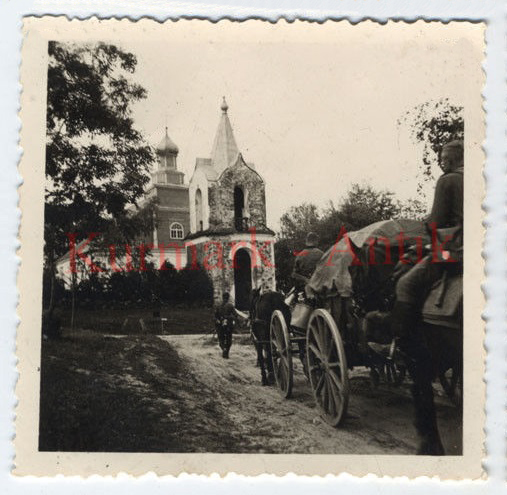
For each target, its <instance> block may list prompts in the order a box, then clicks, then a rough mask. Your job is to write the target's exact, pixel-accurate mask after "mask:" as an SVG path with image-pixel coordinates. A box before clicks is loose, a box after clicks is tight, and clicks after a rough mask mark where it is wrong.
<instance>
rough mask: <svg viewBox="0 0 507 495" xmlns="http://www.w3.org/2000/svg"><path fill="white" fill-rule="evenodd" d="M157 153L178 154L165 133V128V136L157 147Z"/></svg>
mask: <svg viewBox="0 0 507 495" xmlns="http://www.w3.org/2000/svg"><path fill="white" fill-rule="evenodd" d="M157 152H158V153H159V154H165V153H178V152H179V149H178V147H177V146H176V145H175V144H174V141H173V140H172V139H171V138H170V137H169V134H168V133H167V127H166V128H165V136H164V137H163V138H162V141H160V143H159V144H158V146H157Z"/></svg>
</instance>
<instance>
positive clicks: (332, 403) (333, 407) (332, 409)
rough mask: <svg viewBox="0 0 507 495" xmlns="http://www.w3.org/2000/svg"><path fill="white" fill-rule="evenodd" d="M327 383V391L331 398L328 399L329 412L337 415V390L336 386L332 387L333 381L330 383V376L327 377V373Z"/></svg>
mask: <svg viewBox="0 0 507 495" xmlns="http://www.w3.org/2000/svg"><path fill="white" fill-rule="evenodd" d="M326 383H327V393H328V396H329V400H328V406H329V413H330V414H331V415H332V416H335V415H336V411H337V408H336V402H335V391H334V387H332V386H331V383H329V378H327V375H326Z"/></svg>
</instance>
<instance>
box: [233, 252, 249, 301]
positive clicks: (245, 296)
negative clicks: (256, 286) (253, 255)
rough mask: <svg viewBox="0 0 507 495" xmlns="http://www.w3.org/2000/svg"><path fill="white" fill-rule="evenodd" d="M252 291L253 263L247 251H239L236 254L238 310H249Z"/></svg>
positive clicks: (235, 271) (235, 281)
mask: <svg viewBox="0 0 507 495" xmlns="http://www.w3.org/2000/svg"><path fill="white" fill-rule="evenodd" d="M251 291H252V262H251V260H250V254H249V253H248V251H247V250H246V249H238V250H237V251H236V253H235V254H234V299H235V303H236V308H238V309H240V310H247V309H249V306H250V292H251Z"/></svg>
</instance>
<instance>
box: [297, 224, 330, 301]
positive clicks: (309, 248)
mask: <svg viewBox="0 0 507 495" xmlns="http://www.w3.org/2000/svg"><path fill="white" fill-rule="evenodd" d="M305 244H306V248H305V249H303V250H302V251H299V252H298V253H296V261H295V263H294V269H293V270H292V278H293V279H294V281H295V289H296V292H301V291H304V289H305V285H306V284H307V283H308V281H309V280H310V277H311V276H312V274H313V272H314V271H315V268H316V267H317V263H318V262H319V260H320V258H322V255H323V254H324V253H323V252H322V251H321V250H320V249H319V248H318V247H317V245H318V244H319V236H318V235H317V234H316V233H315V232H309V233H308V235H307V236H306V243H305Z"/></svg>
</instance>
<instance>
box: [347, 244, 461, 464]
mask: <svg viewBox="0 0 507 495" xmlns="http://www.w3.org/2000/svg"><path fill="white" fill-rule="evenodd" d="M358 255H359V256H360V257H361V258H362V261H363V264H362V266H351V267H350V269H349V271H350V273H351V276H352V279H353V281H354V300H355V301H356V303H357V305H358V306H359V307H361V309H362V311H363V312H364V313H366V315H365V316H366V319H367V320H370V321H369V323H371V325H369V326H371V327H372V329H373V330H374V327H375V321H374V320H372V316H375V313H377V311H378V310H380V311H381V312H384V314H385V315H386V316H388V317H389V318H390V311H391V308H392V301H391V300H390V299H392V298H393V295H394V287H395V283H396V281H397V279H396V277H393V276H392V273H389V272H390V271H391V269H390V268H389V267H388V266H386V267H380V268H378V267H377V266H367V265H366V262H365V261H364V260H365V256H364V253H363V252H360V253H358ZM398 266H399V265H398ZM364 267H366V268H364ZM409 268H410V266H407V267H406V269H409ZM382 270H384V271H385V272H386V273H382ZM460 270H461V268H460V267H459V266H457V267H454V269H452V270H451V269H448V270H447V272H448V273H447V275H446V276H445V280H447V279H449V280H451V279H453V280H454V281H455V284H454V287H455V288H458V289H459V288H460V287H462V278H461V274H460V273H461V272H460ZM388 275H389V276H388ZM445 285H446V284H445V283H444V278H443V279H442V280H441V281H440V282H439V284H437V285H435V286H434V287H433V288H432V289H431V290H430V291H429V293H428V294H427V295H426V297H430V295H431V294H433V296H435V295H438V299H439V302H438V304H439V306H438V307H442V308H445V306H446V302H445V301H446V296H445V294H446V293H447V292H446V291H444V290H443V289H445ZM434 299H436V297H434ZM425 308H426V305H425V306H424V307H423V308H422V310H421V313H420V314H419V317H418V320H419V322H418V324H417V325H415V327H414V328H413V329H412V331H411V332H410V334H409V335H408V336H405V337H403V339H401V338H399V339H397V347H398V349H399V351H400V352H401V355H402V356H403V358H404V361H405V364H406V367H407V369H408V371H409V373H410V375H411V377H412V381H413V383H412V388H411V392H412V397H413V403H414V410H415V411H414V412H415V418H414V419H415V426H416V429H417V432H418V435H419V439H420V444H419V450H418V453H419V454H424V455H443V454H444V450H443V446H442V443H441V440H440V435H439V431H438V424H437V415H436V409H435V403H434V397H433V387H432V381H433V380H435V379H436V378H437V377H438V378H440V381H441V383H442V385H443V387H444V390H445V391H446V393H447V395H448V396H449V397H450V398H452V399H453V398H454V399H455V398H456V397H455V396H456V393H459V387H457V386H458V385H460V386H461V387H462V385H463V382H462V372H463V354H462V353H463V326H462V325H463V323H462V319H461V316H460V315H462V308H461V310H459V308H458V311H456V315H455V317H453V318H450V319H448V320H445V319H443V318H442V319H439V318H436V317H433V318H432V319H431V320H430V319H428V318H427V316H428V315H427V313H426V309H425ZM380 314H382V313H380ZM389 327H390V325H388V326H387V329H389ZM385 328H386V327H385V325H378V328H377V330H379V331H380V332H382V331H386V330H385ZM383 329H384V330H383ZM387 331H388V332H389V330H387ZM367 337H368V336H367ZM372 337H373V336H372V335H370V338H367V340H372V341H376V340H377V339H376V338H372ZM393 337H394V335H392V334H390V335H388V338H393ZM448 370H451V371H452V378H451V379H450V381H449V380H447V378H446V372H447V371H448ZM459 405H460V407H461V404H459Z"/></svg>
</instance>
